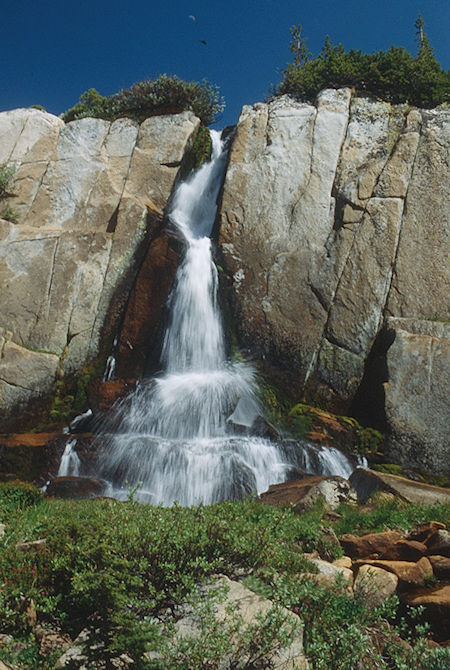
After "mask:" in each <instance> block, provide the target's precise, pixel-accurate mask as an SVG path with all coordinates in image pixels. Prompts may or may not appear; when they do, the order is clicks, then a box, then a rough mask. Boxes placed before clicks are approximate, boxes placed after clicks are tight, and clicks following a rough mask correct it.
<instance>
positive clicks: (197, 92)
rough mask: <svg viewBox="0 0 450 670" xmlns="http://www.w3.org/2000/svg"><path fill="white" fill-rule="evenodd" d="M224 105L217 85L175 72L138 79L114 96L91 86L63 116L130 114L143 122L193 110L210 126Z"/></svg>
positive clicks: (127, 115)
mask: <svg viewBox="0 0 450 670" xmlns="http://www.w3.org/2000/svg"><path fill="white" fill-rule="evenodd" d="M223 108H224V102H223V99H222V98H221V97H220V95H219V91H218V89H217V87H215V86H213V85H212V84H210V83H209V82H207V81H202V82H195V81H183V80H182V79H179V78H178V77H175V76H173V75H167V74H162V75H161V76H159V77H158V78H157V79H146V80H145V81H138V82H136V83H135V84H133V85H132V86H131V87H130V88H128V89H123V90H121V91H119V92H118V93H115V94H114V95H110V96H103V95H101V94H100V93H99V92H98V91H96V90H95V88H90V89H89V90H88V91H86V92H85V93H83V94H82V95H81V97H80V100H79V102H78V103H77V104H76V105H75V106H74V107H72V108H71V109H69V110H68V111H67V112H65V113H64V114H63V116H62V118H63V120H64V121H66V122H68V121H74V120H75V119H82V118H84V117H86V116H93V117H96V118H100V119H107V120H108V121H114V120H115V119H118V118H121V117H128V118H130V119H135V120H136V121H139V122H142V121H144V120H145V119H146V118H148V117H149V116H155V115H157V114H175V113H178V112H183V111H185V110H191V111H192V112H194V114H195V115H196V116H198V117H199V119H201V121H202V123H203V124H204V125H209V124H210V123H213V121H214V120H215V118H216V115H217V114H218V113H220V112H221V111H222V110H223Z"/></svg>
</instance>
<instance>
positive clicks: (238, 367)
mask: <svg viewBox="0 0 450 670" xmlns="http://www.w3.org/2000/svg"><path fill="white" fill-rule="evenodd" d="M211 139H212V145H213V150H212V158H211V161H210V162H209V163H207V164H205V165H203V166H202V167H201V168H200V169H199V170H198V171H197V172H195V173H194V174H193V175H191V176H190V178H189V179H188V180H187V181H185V182H184V183H182V184H181V185H180V186H179V187H178V189H177V191H176V194H175V197H174V200H173V205H172V207H171V210H170V213H169V218H170V221H171V222H172V224H173V226H174V227H175V229H176V230H177V231H178V234H180V235H181V236H182V238H183V240H184V242H185V252H184V257H183V260H182V262H181V264H180V266H179V269H178V272H177V275H176V279H175V284H174V288H173V290H172V292H171V295H170V298H169V303H168V307H169V324H168V327H167V329H166V332H165V335H164V340H163V347H162V354H161V365H162V373H161V375H160V376H158V377H156V378H154V379H151V380H144V381H143V382H141V383H140V384H139V385H138V387H137V389H136V391H135V392H134V393H133V394H132V395H131V396H129V397H128V398H126V399H125V400H124V401H122V403H121V404H120V405H119V408H118V410H117V411H118V415H119V428H118V430H117V433H116V434H115V435H111V436H106V435H103V436H101V438H99V444H100V459H99V467H98V471H97V473H96V474H98V475H100V476H102V477H104V478H105V479H106V480H108V481H109V482H111V485H112V491H111V493H112V494H113V495H115V496H117V497H125V496H126V490H124V488H123V487H124V484H125V483H126V484H127V486H128V487H132V488H134V487H135V486H136V485H138V484H139V483H141V484H142V485H141V488H140V490H139V491H138V494H137V495H138V497H139V498H140V499H141V500H144V501H148V502H151V503H153V504H157V503H162V504H164V505H170V504H172V503H173V502H174V501H178V502H179V503H180V504H183V505H193V504H198V503H200V502H203V503H211V502H214V501H216V500H222V499H227V498H239V497H242V496H243V495H246V494H249V493H251V492H258V493H260V492H262V491H264V490H266V489H267V488H268V486H269V485H270V484H274V483H277V482H280V481H283V480H284V479H285V478H286V476H287V474H288V472H289V470H290V469H291V468H292V464H293V461H292V460H290V459H288V458H287V457H286V453H284V452H283V449H282V448H280V446H279V445H277V444H274V443H272V442H271V441H270V440H266V439H264V438H259V437H252V436H248V432H249V431H248V429H250V428H251V426H252V424H253V421H254V418H255V417H256V416H257V415H258V402H257V399H256V385H255V380H254V373H253V370H252V368H251V367H250V366H248V365H246V364H243V363H235V362H232V361H231V360H229V359H228V358H227V356H226V350H225V342H224V335H223V328H222V322H221V316H220V311H219V309H218V304H217V288H218V275H217V269H216V267H215V265H214V263H213V260H212V254H211V241H210V239H209V235H210V234H211V229H212V226H213V224H214V220H215V215H216V208H217V197H218V193H219V189H220V186H221V183H222V179H223V174H224V170H225V164H226V151H225V150H224V147H223V144H222V141H221V139H220V135H219V133H218V132H216V131H212V132H211ZM237 426H239V427H240V428H239V429H238V428H237ZM245 428H247V436H246V435H244V434H242V433H243V430H244V429H245ZM239 433H240V434H239ZM311 449H313V447H311ZM319 461H320V457H318V462H319ZM318 467H319V469H320V466H318Z"/></svg>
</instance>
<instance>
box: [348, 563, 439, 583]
mask: <svg viewBox="0 0 450 670" xmlns="http://www.w3.org/2000/svg"><path fill="white" fill-rule="evenodd" d="M362 564H367V565H374V566H375V567H377V568H382V569H383V570H387V571H388V572H392V573H393V574H394V575H397V577H398V588H399V591H405V590H409V591H410V590H412V589H416V588H417V587H420V586H424V585H425V579H426V578H427V577H432V576H433V568H432V567H431V563H430V561H429V560H428V558H426V557H425V556H423V557H422V558H421V559H420V560H419V561H417V562H416V563H412V562H410V561H383V560H364V561H358V562H357V565H362Z"/></svg>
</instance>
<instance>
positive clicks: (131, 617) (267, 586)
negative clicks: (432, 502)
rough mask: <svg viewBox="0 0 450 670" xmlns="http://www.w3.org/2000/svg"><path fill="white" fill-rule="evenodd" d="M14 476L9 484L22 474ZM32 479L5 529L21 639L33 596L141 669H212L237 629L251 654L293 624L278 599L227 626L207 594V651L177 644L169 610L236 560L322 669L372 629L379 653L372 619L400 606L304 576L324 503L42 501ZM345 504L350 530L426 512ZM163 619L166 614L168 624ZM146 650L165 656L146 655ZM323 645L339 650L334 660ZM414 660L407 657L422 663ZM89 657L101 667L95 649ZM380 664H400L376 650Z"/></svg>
mask: <svg viewBox="0 0 450 670" xmlns="http://www.w3.org/2000/svg"><path fill="white" fill-rule="evenodd" d="M8 486H9V487H10V488H11V490H14V487H17V484H10V485H8ZM8 486H7V487H6V488H8ZM2 490H3V491H4V490H5V486H4V487H3V489H2ZM15 490H16V491H17V488H16V489H15ZM27 490H30V491H31V490H32V491H33V493H32V495H31V498H28V497H26V498H25V500H26V501H27V503H26V504H25V502H24V499H23V494H22V489H21V492H20V495H19V498H20V500H19V502H18V501H17V500H16V499H15V500H14V508H15V511H14V513H13V515H12V516H10V517H9V518H8V521H7V528H6V533H5V536H4V538H3V539H2V540H0V542H1V544H2V546H1V551H0V584H1V585H2V588H1V589H0V621H1V628H0V632H2V633H8V634H11V635H13V636H14V638H15V640H18V639H25V638H26V636H27V635H29V625H28V624H27V620H26V609H25V607H24V603H30V602H31V601H33V603H34V604H35V607H36V611H37V616H38V622H39V624H41V625H47V626H48V627H49V628H56V629H62V630H63V631H67V632H69V633H70V634H71V636H72V637H75V636H76V635H77V634H78V633H79V632H80V630H82V629H83V628H86V627H88V628H91V629H92V631H95V633H93V635H94V638H95V639H93V642H95V644H96V645H98V646H97V652H98V654H100V655H102V656H108V655H109V656H111V654H113V655H116V656H117V655H118V654H120V653H123V652H126V653H128V654H129V655H130V656H131V657H133V659H134V660H135V666H134V667H136V669H137V670H150V669H151V668H152V669H153V670H156V669H157V668H158V669H159V670H180V669H182V668H186V669H188V668H194V667H195V668H196V669H198V670H211V668H217V667H218V663H219V660H220V659H219V656H220V655H221V654H225V653H227V649H228V650H229V647H228V646H227V645H228V644H229V635H233V634H235V633H236V634H238V635H239V636H241V637H240V639H241V641H242V645H243V646H242V649H244V650H246V651H245V653H251V654H253V658H254V659H256V658H257V656H258V655H261V653H263V652H264V651H265V650H266V651H267V650H268V649H274V648H276V646H277V645H278V644H280V643H281V642H282V641H283V637H284V635H285V633H286V634H287V635H288V634H289V631H284V632H283V630H281V622H280V620H279V618H278V615H279V610H278V609H277V606H276V607H275V608H274V610H273V612H272V613H271V615H270V616H269V618H268V619H266V620H264V621H261V622H260V625H259V626H258V628H257V629H252V630H250V632H249V631H248V630H246V629H245V628H243V627H242V625H241V622H240V621H239V620H238V619H233V620H232V621H231V622H230V625H229V626H228V625H227V626H226V627H224V628H222V629H221V628H220V626H219V627H218V626H217V625H216V623H215V620H214V618H213V617H212V616H211V613H210V610H209V609H208V608H210V604H211V603H208V601H206V602H205V603H204V604H203V605H201V606H200V605H199V608H198V609H197V610H196V612H197V616H198V617H200V618H201V619H202V625H201V638H200V639H202V640H203V643H204V649H205V654H206V656H201V650H202V644H203V643H200V642H198V643H197V642H195V641H193V640H192V639H187V640H186V639H182V640H180V641H179V643H176V644H175V645H173V640H172V638H171V636H170V623H171V622H172V621H173V617H172V615H171V612H172V613H173V612H176V608H177V604H179V603H181V602H185V601H186V600H189V598H190V597H191V596H192V594H194V596H193V597H195V593H196V591H197V588H198V585H199V584H202V583H204V582H205V581H208V579H209V578H210V577H211V576H212V575H214V574H217V573H222V574H227V575H230V576H232V577H233V575H235V574H236V571H239V573H240V574H241V575H242V574H245V575H248V578H247V579H248V581H247V585H248V586H250V587H251V588H253V589H254V590H259V591H261V592H262V593H263V594H264V595H266V596H268V597H270V598H273V599H274V600H275V601H276V603H278V605H284V606H287V607H289V608H290V609H292V610H294V611H296V613H297V614H298V615H299V617H300V618H301V619H302V620H303V621H304V622H305V646H306V651H307V655H308V656H309V657H310V658H311V667H312V668H313V669H315V670H316V669H319V668H325V667H327V668H336V669H337V670H347V669H348V670H353V668H356V666H354V665H352V664H351V663H352V662H353V661H352V659H354V658H355V654H351V653H350V650H351V648H352V647H355V648H356V649H358V650H359V649H360V648H361V645H363V643H365V642H366V641H367V640H368V641H369V644H368V648H369V652H370V653H372V651H373V649H374V647H373V645H372V642H371V640H372V634H371V633H370V631H369V629H372V628H373V627H374V626H378V625H384V623H383V622H384V621H385V620H387V619H389V620H394V619H395V618H396V617H397V613H396V607H394V606H392V607H391V610H392V611H390V612H386V608H385V609H384V610H380V609H379V610H376V611H369V610H368V609H367V608H366V607H365V604H364V602H361V601H359V600H357V599H356V600H355V601H352V599H351V598H349V597H348V594H346V592H345V589H344V588H343V587H340V586H339V585H338V587H337V588H336V589H332V590H331V591H330V590H327V589H323V588H322V587H319V586H318V585H317V584H312V583H311V582H310V581H307V582H305V578H304V577H302V576H301V573H305V572H308V573H311V572H313V571H314V567H313V566H312V565H311V564H310V563H309V562H308V561H307V560H306V558H305V557H304V555H303V551H313V550H314V549H316V548H318V547H319V548H320V542H321V525H322V524H323V511H322V509H321V508H320V507H319V506H316V507H315V508H314V509H313V510H311V511H310V512H308V513H305V514H302V515H301V516H300V515H298V514H296V513H295V512H294V510H293V509H292V508H289V507H287V508H285V509H276V508H274V507H271V506H268V505H263V504H261V503H259V502H258V501H253V500H245V501H242V502H223V503H217V504H215V505H211V506H208V507H205V506H201V505H200V506H198V507H193V508H181V507H179V506H177V505H175V506H174V507H172V508H162V507H150V506H141V505H139V504H138V503H136V502H134V501H130V502H127V503H121V502H118V501H116V500H111V499H102V500H95V501H88V500H86V501H75V500H74V501H64V500H51V501H50V500H44V501H42V502H41V503H40V504H38V505H35V504H34V502H33V501H38V500H40V499H41V498H40V494H39V493H38V494H36V492H35V490H34V489H30V488H29V487H27ZM15 495H16V496H17V495H18V494H17V493H16V494H15ZM408 510H410V511H408ZM411 510H412V511H411ZM431 510H432V512H427V513H426V515H427V518H429V516H430V515H431V516H432V517H433V518H436V519H444V518H447V519H448V507H447V512H446V513H445V511H444V508H443V506H440V507H439V508H438V507H436V508H431ZM340 512H341V513H342V515H343V518H342V519H341V520H340V521H344V520H347V526H348V527H351V528H353V529H354V528H357V527H362V524H363V523H364V519H369V520H370V519H372V521H373V522H374V525H375V526H376V525H377V524H380V523H384V521H385V520H386V519H387V520H388V521H389V523H390V524H391V525H393V524H394V523H395V520H397V521H398V522H400V525H401V527H403V525H404V523H405V517H407V519H406V522H408V523H410V522H411V519H413V518H414V519H415V520H422V519H423V518H424V514H423V512H422V510H421V509H418V508H416V507H414V506H407V505H403V506H402V507H401V509H400V505H399V509H398V511H396V510H395V508H394V507H390V508H389V509H388V508H384V509H383V510H382V511H381V512H379V513H378V517H377V519H376V520H375V513H374V514H373V515H372V517H371V515H367V514H366V515H363V514H362V513H361V514H360V515H359V517H358V518H357V519H356V518H354V517H351V516H350V514H351V512H350V511H349V512H347V508H342V509H341V510H340ZM400 512H401V515H400ZM11 519H12V521H11ZM375 522H376V523H375ZM352 524H353V525H352ZM371 525H372V523H369V526H371ZM335 527H336V526H335ZM36 539H45V544H42V545H40V546H39V547H38V548H37V547H36V548H32V547H28V548H20V543H21V542H22V541H23V540H25V541H30V540H36ZM18 545H19V546H18ZM299 575H300V576H299ZM157 619H162V620H163V621H165V622H166V624H167V625H165V626H162V627H161V625H160V624H159V623H158V624H157V623H156V620H157ZM221 630H222V633H221ZM368 631H369V632H368ZM386 635H387V639H389V636H388V634H386ZM264 645H266V646H264ZM216 647H218V649H217V648H216ZM27 648H28V652H27V653H28V654H29V656H30V659H32V660H30V661H29V662H27V663H26V662H25V661H23V663H22V664H21V665H20V667H21V668H33V669H34V668H40V667H41V666H40V665H37V664H36V661H35V660H33V659H34V656H35V653H36V649H35V647H33V645H31V646H30V645H28V647H27ZM146 651H155V652H157V654H159V656H158V657H155V660H154V661H148V662H147V661H145V659H144V652H146ZM97 652H96V653H97ZM92 653H94V651H93V652H92ZM364 653H365V652H364ZM373 653H375V651H373ZM398 653H399V654H401V653H404V652H401V650H400V651H399V652H398ZM427 653H431V652H427ZM161 654H162V657H161ZM327 654H329V657H330V658H331V659H333V664H330V665H328V666H326V665H325V660H324V659H325V657H326V655H327ZM33 655H34V656H33ZM361 658H363V655H361ZM399 658H403V659H404V657H402V656H399ZM5 660H7V659H6V657H5ZM11 660H13V659H11ZM235 660H236V659H235ZM413 660H414V659H413ZM413 660H411V665H410V667H418V668H419V667H421V666H420V665H418V664H417V665H414V662H413ZM438 660H439V659H438ZM91 661H92V663H93V664H94V666H93V667H98V665H97V666H96V665H95V664H96V662H97V661H96V660H95V658H93V659H91ZM402 662H403V661H402ZM436 662H437V661H436ZM398 663H400V661H398ZM42 667H45V666H42ZM48 667H52V666H48ZM224 667H225V666H224ZM230 667H233V666H232V665H231V666H230ZM234 667H239V665H236V666H234ZM248 667H249V668H250V667H252V666H251V664H250V665H249V666H248ZM367 667H370V666H367ZM374 667H377V668H379V669H380V670H388V668H391V667H399V668H400V667H402V666H401V665H398V666H395V665H392V664H391V665H388V664H387V662H386V663H385V662H384V661H382V660H380V663H379V665H378V666H374ZM424 667H425V666H424ZM439 667H440V666H438V665H436V668H439ZM442 667H443V666H442Z"/></svg>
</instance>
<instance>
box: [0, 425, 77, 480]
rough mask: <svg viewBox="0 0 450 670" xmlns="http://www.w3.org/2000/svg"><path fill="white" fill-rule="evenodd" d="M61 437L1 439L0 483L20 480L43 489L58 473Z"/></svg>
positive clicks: (40, 435)
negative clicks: (30, 482)
mask: <svg viewBox="0 0 450 670" xmlns="http://www.w3.org/2000/svg"><path fill="white" fill-rule="evenodd" d="M65 441H66V438H65V437H63V436H61V433H13V434H11V435H3V436H0V479H10V478H12V479H14V478H15V479H20V480H24V481H34V482H37V483H38V485H43V484H44V483H45V482H46V481H47V480H48V479H49V473H50V472H54V473H56V472H57V471H58V466H59V460H60V454H61V450H62V448H63V447H62V445H63V444H64V442H65Z"/></svg>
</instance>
